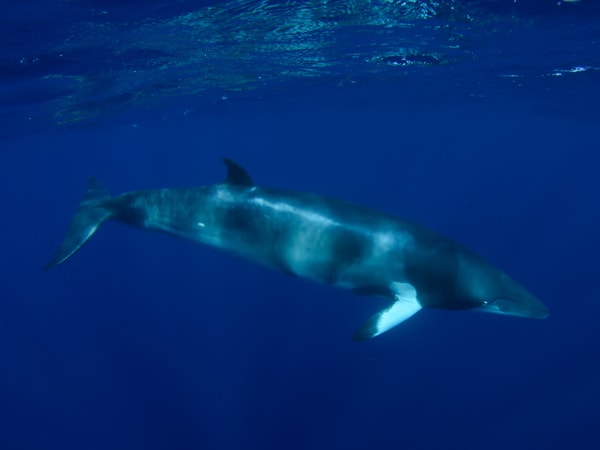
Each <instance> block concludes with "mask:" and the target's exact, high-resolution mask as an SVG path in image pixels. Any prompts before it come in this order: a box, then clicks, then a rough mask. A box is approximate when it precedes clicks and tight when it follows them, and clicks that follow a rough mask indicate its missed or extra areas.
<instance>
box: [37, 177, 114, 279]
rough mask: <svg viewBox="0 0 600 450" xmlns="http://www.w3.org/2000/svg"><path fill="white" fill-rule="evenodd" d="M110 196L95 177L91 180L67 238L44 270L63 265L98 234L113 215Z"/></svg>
mask: <svg viewBox="0 0 600 450" xmlns="http://www.w3.org/2000/svg"><path fill="white" fill-rule="evenodd" d="M109 201H110V194H109V193H108V191H107V190H106V188H104V186H102V184H101V183H100V182H99V181H98V180H96V179H95V178H94V177H90V178H89V186H88V190H87V192H86V194H85V197H84V198H83V200H82V201H81V203H80V204H79V207H78V208H77V212H76V213H75V216H74V217H73V220H72V221H71V225H70V226H69V231H68V232H67V235H66V236H65V239H64V240H63V242H62V244H61V245H60V247H59V249H58V251H57V252H56V254H55V255H54V258H52V260H51V261H50V262H49V263H48V264H46V266H45V267H44V270H48V269H51V268H52V267H56V266H58V265H59V264H61V263H63V262H64V261H66V260H67V259H69V257H71V255H73V253H75V252H76V251H77V250H79V249H80V248H81V246H82V245H83V244H85V243H86V242H87V240H88V239H89V238H90V237H91V236H92V235H93V234H94V233H95V232H96V230H97V229H98V227H99V226H100V225H101V224H102V223H103V222H105V221H106V220H108V219H109V218H110V216H111V215H112V212H111V210H110V207H109Z"/></svg>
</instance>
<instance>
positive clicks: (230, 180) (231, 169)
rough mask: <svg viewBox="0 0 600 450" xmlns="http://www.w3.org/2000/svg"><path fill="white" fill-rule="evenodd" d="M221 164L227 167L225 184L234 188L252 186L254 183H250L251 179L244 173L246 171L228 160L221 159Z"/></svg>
mask: <svg viewBox="0 0 600 450" xmlns="http://www.w3.org/2000/svg"><path fill="white" fill-rule="evenodd" d="M223 162H224V163H225V165H226V166H227V177H226V178H225V183H227V184H234V185H236V186H248V187H251V186H254V181H252V177H251V176H250V174H249V173H248V172H246V169H244V168H243V167H242V166H240V165H239V164H238V163H236V162H235V161H232V160H231V159H229V158H223Z"/></svg>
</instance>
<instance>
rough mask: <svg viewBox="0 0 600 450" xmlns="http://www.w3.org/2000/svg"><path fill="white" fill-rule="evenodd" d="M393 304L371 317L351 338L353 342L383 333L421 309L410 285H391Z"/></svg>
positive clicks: (415, 293)
mask: <svg viewBox="0 0 600 450" xmlns="http://www.w3.org/2000/svg"><path fill="white" fill-rule="evenodd" d="M390 288H391V290H392V291H393V292H394V303H392V304H391V305H390V306H388V307H387V308H385V309H382V310H381V311H379V312H378V313H377V314H375V315H374V316H372V317H371V318H370V319H369V320H367V322H366V323H365V324H364V325H363V326H362V327H361V328H360V329H359V330H358V331H357V332H356V333H355V334H354V336H353V337H352V339H353V340H355V341H361V340H364V339H370V338H372V337H375V336H378V335H380V334H382V333H385V332H386V331H388V330H389V329H391V328H393V327H395V326H396V325H399V324H400V323H402V322H404V321H405V320H406V319H408V318H409V317H412V316H413V315H414V314H416V313H417V312H418V311H419V310H420V309H421V308H422V306H421V304H420V303H419V301H418V300H417V291H416V290H415V288H414V287H413V286H412V285H411V284H410V283H392V285H391V286H390Z"/></svg>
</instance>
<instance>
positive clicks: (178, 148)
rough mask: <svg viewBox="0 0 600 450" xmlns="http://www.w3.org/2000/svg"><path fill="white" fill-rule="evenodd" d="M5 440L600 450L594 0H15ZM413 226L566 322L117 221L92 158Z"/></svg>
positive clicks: (1, 77) (121, 171) (6, 211)
mask: <svg viewBox="0 0 600 450" xmlns="http://www.w3.org/2000/svg"><path fill="white" fill-rule="evenodd" d="M0 13H1V17H2V22H1V24H2V27H0V38H1V39H2V42H3V44H2V47H1V48H2V50H1V51H0V117H1V119H2V120H1V121H0V145H1V148H2V153H1V155H2V163H1V164H0V174H1V175H0V182H1V183H2V184H1V188H2V195H1V197H0V199H1V203H2V221H1V224H2V225H1V227H2V228H1V230H2V248H3V252H2V258H1V259H0V261H1V264H2V266H1V269H2V277H1V278H0V280H1V281H0V448H2V449H11V450H13V449H14V450H21V449H28V450H29V449H61V450H70V449H73V450H75V449H77V450H81V449H103V450H104V449H108V448H110V449H170V450H171V449H192V448H194V449H198V448H201V449H282V448H285V449H345V450H354V449H384V448H385V449H388V448H402V449H411V450H412V449H439V448H444V449H461V450H464V449H486V450H494V449H534V448H535V449H537V448H561V449H563V448H581V449H584V448H585V449H595V448H600V439H599V438H598V432H597V426H598V425H597V424H598V422H599V420H600V413H599V412H598V407H597V405H598V404H599V403H600V384H599V383H598V380H599V379H600V358H599V356H598V355H599V352H598V348H597V347H598V346H599V344H600V329H599V327H598V317H599V315H600V302H599V301H598V295H599V294H598V288H599V282H598V280H599V278H598V276H599V275H598V252H599V251H600V238H598V230H599V229H600V208H599V206H598V205H599V202H598V194H599V193H600V179H599V175H598V174H599V173H600V145H599V144H598V136H599V134H598V123H599V120H600V88H599V86H600V10H599V8H598V3H597V2H595V1H594V0H587V1H586V0H581V1H579V2H565V1H563V2H557V1H555V0H552V1H543V0H538V1H535V2H534V1H529V2H524V1H521V0H519V1H518V2H514V1H513V0H510V1H504V0H496V1H484V0H479V1H459V0H456V1H447V2H443V1H428V2H416V1H405V2H383V1H381V2H377V1H376V2H366V1H365V2H362V1H353V2H341V1H333V2H316V1H315V2H311V1H308V2H275V1H249V0H248V1H229V2H216V1H211V2H193V1H183V0H182V1H150V0H146V1H143V2H142V1H99V0H94V1H93V0H88V1H83V0H82V1H76V2H75V1H41V0H40V1H18V2H17V1H5V2H3V3H2V5H0ZM222 156H228V157H230V158H232V159H234V160H236V161H239V162H240V163H241V164H243V165H244V166H245V167H246V169H247V170H248V171H249V172H250V174H251V175H252V176H253V178H254V180H255V181H256V182H257V183H258V184H262V185H266V186H273V187H280V188H286V189H294V190H301V191H311V192H317V193H319V194H323V195H328V196H332V197H337V198H343V199H347V200H351V201H355V202H358V203H362V204H366V205H369V206H371V207H374V208H377V209H380V210H383V211H386V212H389V213H392V214H395V215H398V216H401V217H405V218H407V219H410V220H411V221H414V222H417V223H420V224H422V225H425V226H427V227H429V228H432V229H434V230H436V231H438V232H440V233H442V234H444V235H446V236H448V237H450V238H452V239H454V240H456V241H458V242H460V243H462V244H464V245H466V246H468V247H469V248H471V249H473V250H475V251H476V252H478V253H479V254H481V255H483V256H484V257H486V258H487V259H489V260H490V261H492V262H493V263H494V264H496V265H497V266H499V267H501V268H502V269H503V270H505V271H506V272H507V273H509V274H510V275H511V276H513V277H514V278H515V279H517V280H519V281H520V282H521V283H522V284H523V285H525V286H526V287H527V288H528V289H530V290H531V291H532V292H533V293H534V294H535V295H536V296H537V297H539V298H540V299H541V300H542V301H543V302H544V303H545V304H546V305H547V306H548V308H549V310H550V317H549V318H548V319H546V320H541V321H533V320H526V319H519V318H514V317H507V316H500V315H492V314H477V313H469V312H452V311H442V310H425V311H423V312H420V313H419V314H418V315H416V316H415V317H413V318H411V319H410V320H408V321H407V322H405V323H404V324H402V325H400V326H398V327H397V328H395V329H393V330H391V331H390V332H388V333H386V334H384V335H382V336H379V337H377V338H374V339H372V340H369V341H364V342H353V341H351V336H352V335H353V333H354V332H355V331H356V329H358V328H359V327H360V326H361V325H362V323H364V321H365V320H366V319H367V318H368V317H370V316H371V315H372V314H373V313H375V312H376V311H377V310H379V309H381V308H382V307H383V306H384V305H385V304H386V302H385V301H383V300H381V299H373V298H368V297H360V296H354V295H352V294H350V293H348V292H345V291H342V290H337V289H334V288H331V287H328V286H322V285H318V284H313V283H311V282H308V281H304V280H302V279H297V278H292V277H288V276H285V275H282V274H279V273H277V272H275V271H271V270H269V269H266V268H263V267H261V266H257V265H254V264H252V263H250V262H247V261H245V260H242V259H240V258H237V257H234V256H231V255H229V254H226V253H221V252H219V251H218V250H215V249H211V248H205V247H202V246H198V245H195V244H192V243H188V242H185V241H181V240H177V239H174V238H171V237H169V236H164V235H158V234H152V233H145V232H141V231H139V230H135V229H132V228H127V227H125V226H122V225H120V224H116V223H107V224H105V225H103V226H102V228H101V229H100V230H99V232H98V233H97V235H95V236H94V237H93V238H92V239H91V240H90V243H89V244H87V245H86V246H85V247H84V248H83V249H82V250H81V251H80V252H79V253H77V254H76V255H75V256H74V257H73V258H72V259H71V260H69V261H67V262H66V263H65V264H64V265H62V266H60V267H59V268H57V269H54V270H52V271H48V272H43V271H41V268H42V267H43V265H44V264H45V263H47V262H48V260H49V259H50V258H51V256H52V255H53V252H54V251H55V250H56V248H57V246H58V245H59V244H60V242H61V239H62V238H63V236H64V233H65V231H66V228H67V226H68V223H69V220H70V219H71V217H72V214H73V212H74V210H75V208H76V205H77V203H78V202H79V201H80V199H81V197H82V196H83V194H84V191H85V188H86V182H87V181H86V180H87V176H88V175H94V176H96V177H98V178H99V179H100V180H102V182H103V183H104V184H105V185H106V186H107V188H108V189H109V190H110V191H111V192H113V193H115V194H117V193H121V192H125V191H130V190H138V189H147V188H156V187H178V186H196V185H204V184H212V183H216V182H219V181H221V180H222V179H223V178H224V176H225V169H224V167H223V165H222V163H221V161H220V158H221V157H222Z"/></svg>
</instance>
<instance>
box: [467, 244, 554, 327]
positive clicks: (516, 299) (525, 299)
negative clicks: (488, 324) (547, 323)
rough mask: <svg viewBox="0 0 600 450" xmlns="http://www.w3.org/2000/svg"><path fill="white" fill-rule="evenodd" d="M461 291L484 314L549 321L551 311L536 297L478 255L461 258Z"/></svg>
mask: <svg viewBox="0 0 600 450" xmlns="http://www.w3.org/2000/svg"><path fill="white" fill-rule="evenodd" d="M457 289H458V290H459V291H460V294H461V297H463V298H465V297H466V298H468V299H469V301H470V302H472V304H473V305H475V309H477V310H479V311H482V312H491V313H496V314H506V315H509V316H517V317H526V318H530V319H545V318H546V317H548V308H546V306H545V305H544V304H543V303H542V302H540V301H539V300H538V299H537V298H536V297H535V296H534V295H533V294H531V293H530V292H529V291H528V290H527V289H525V288H524V287H523V286H521V285H520V284H519V283H517V282H516V281H515V280H513V279H512V278H511V277H509V276H508V275H506V274H505V273H504V272H502V271H501V270H499V269H497V268H496V267H494V266H492V265H491V264H489V263H487V262H486V261H484V260H482V259H481V258H479V257H477V256H476V255H472V254H462V255H461V256H460V257H459V265H458V286H457Z"/></svg>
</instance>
